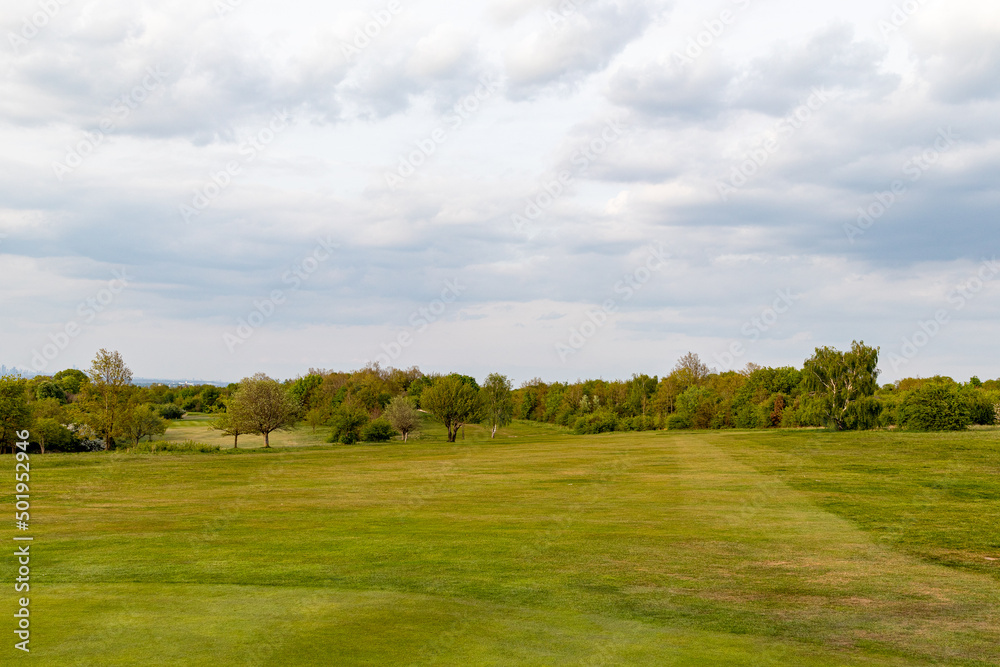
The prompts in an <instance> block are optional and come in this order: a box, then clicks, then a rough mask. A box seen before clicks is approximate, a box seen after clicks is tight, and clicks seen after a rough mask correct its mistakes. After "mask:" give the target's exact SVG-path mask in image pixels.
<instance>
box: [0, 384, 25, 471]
mask: <svg viewBox="0 0 1000 667" xmlns="http://www.w3.org/2000/svg"><path fill="white" fill-rule="evenodd" d="M27 386H28V381H27V380H25V379H24V378H21V377H17V376H14V375H0V454H3V453H4V451H6V449H7V448H8V447H9V448H10V450H11V451H12V452H13V451H14V443H16V442H18V440H19V438H18V437H17V432H18V431H22V430H24V429H27V428H28V427H29V426H30V425H31V410H30V409H29V408H28V394H27Z"/></svg>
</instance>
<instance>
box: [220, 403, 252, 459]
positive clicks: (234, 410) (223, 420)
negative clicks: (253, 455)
mask: <svg viewBox="0 0 1000 667" xmlns="http://www.w3.org/2000/svg"><path fill="white" fill-rule="evenodd" d="M211 426H212V428H213V429H215V430H216V431H222V433H223V434H225V435H231V436H233V449H238V448H239V443H240V436H241V435H244V434H247V433H256V431H254V427H253V425H252V424H251V423H250V422H249V420H248V419H247V417H246V414H245V410H244V409H243V405H242V403H240V400H239V396H238V395H235V394H234V395H233V396H232V397H231V398H230V399H229V404H228V405H227V406H226V411H225V412H223V413H221V414H220V415H219V416H218V417H216V418H215V419H213V420H212V422H211Z"/></svg>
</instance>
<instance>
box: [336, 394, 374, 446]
mask: <svg viewBox="0 0 1000 667" xmlns="http://www.w3.org/2000/svg"><path fill="white" fill-rule="evenodd" d="M368 421H369V416H368V412H367V411H366V410H365V409H364V408H361V407H359V406H356V405H347V404H345V405H341V406H340V407H339V408H337V411H336V412H334V413H333V419H331V423H332V424H333V433H331V434H330V439H329V442H339V443H342V444H345V445H353V444H354V443H356V442H357V441H358V440H360V439H361V431H362V429H363V428H364V427H365V426H366V425H367V424H368Z"/></svg>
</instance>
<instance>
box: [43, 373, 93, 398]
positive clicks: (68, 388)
mask: <svg viewBox="0 0 1000 667" xmlns="http://www.w3.org/2000/svg"><path fill="white" fill-rule="evenodd" d="M52 381H53V382H57V383H59V386H60V387H62V388H63V390H64V391H65V392H66V393H67V394H79V393H80V390H81V389H82V388H83V387H84V386H85V385H86V384H87V383H88V382H89V381H90V378H89V377H87V374H86V373H84V372H83V371H78V370H77V369H75V368H67V369H66V370H64V371H59V372H58V373H56V374H55V375H53V376H52Z"/></svg>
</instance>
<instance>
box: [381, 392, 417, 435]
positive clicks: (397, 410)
mask: <svg viewBox="0 0 1000 667" xmlns="http://www.w3.org/2000/svg"><path fill="white" fill-rule="evenodd" d="M383 416H384V417H385V418H386V419H388V420H389V423H390V424H391V425H392V427H393V428H394V429H396V430H397V431H399V433H400V434H402V436H403V442H406V440H407V438H408V437H409V434H410V433H412V432H414V431H415V430H416V429H417V427H418V426H419V425H420V413H418V412H417V410H416V409H415V408H414V407H413V403H412V401H411V400H410V398H409V397H407V396H397V397H396V398H394V399H392V402H390V403H389V405H388V406H387V407H386V409H385V412H384V413H383Z"/></svg>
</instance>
